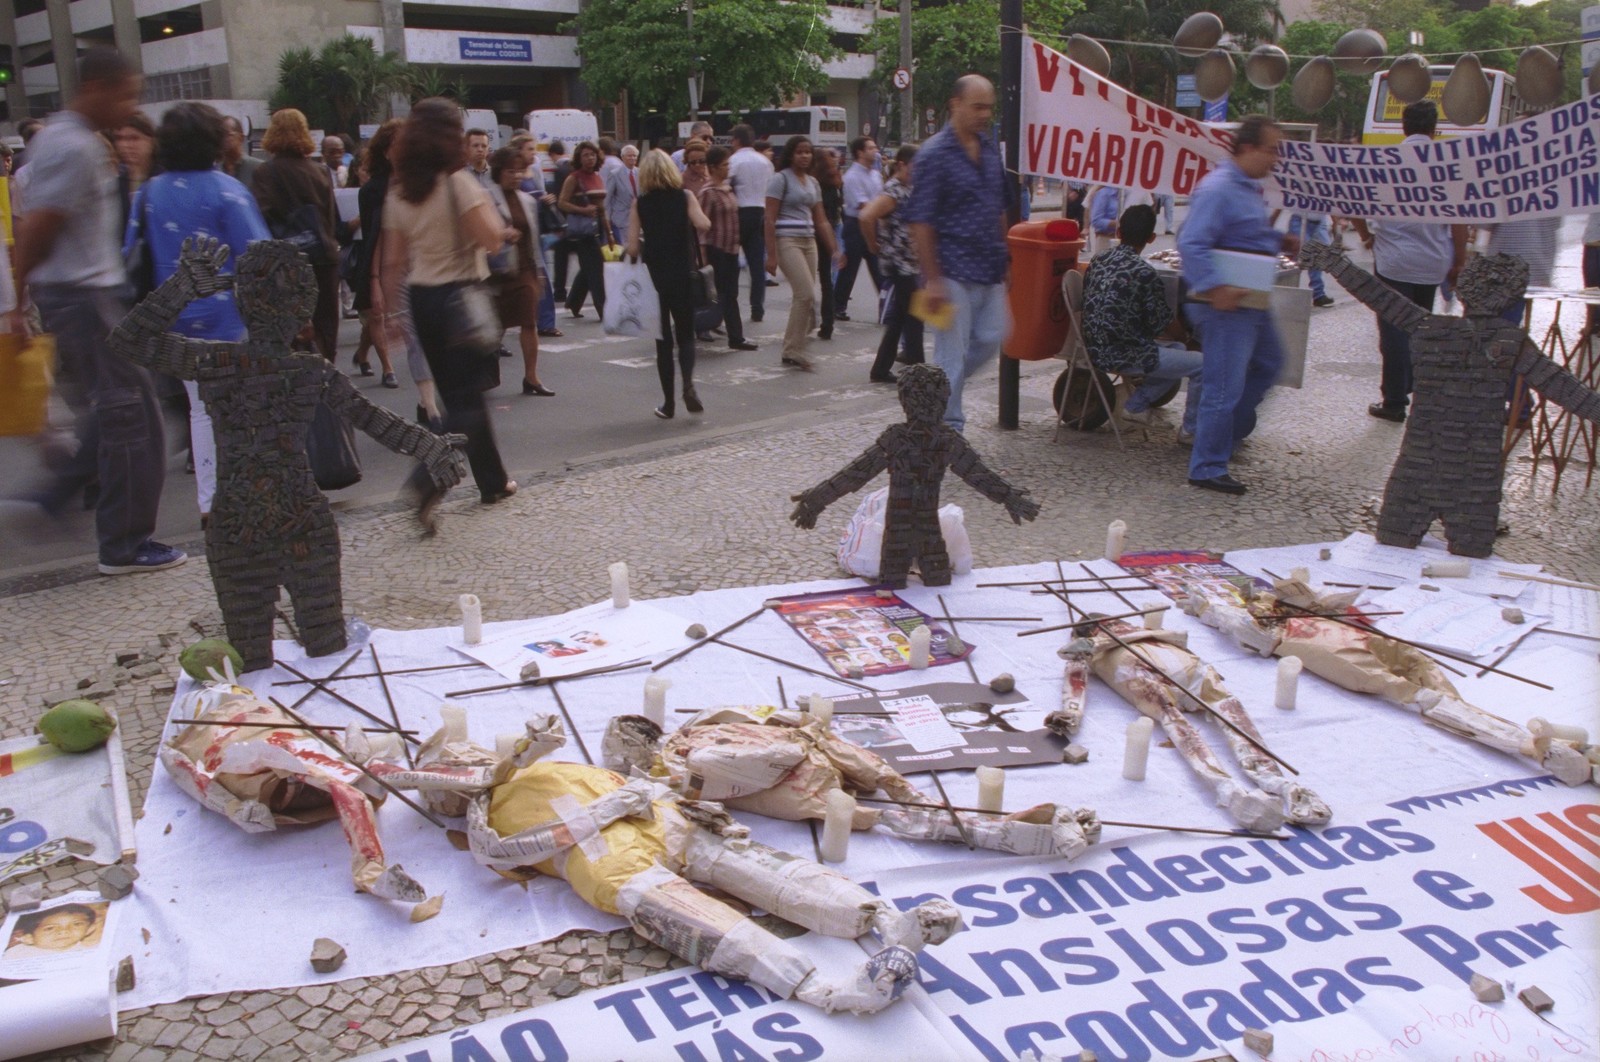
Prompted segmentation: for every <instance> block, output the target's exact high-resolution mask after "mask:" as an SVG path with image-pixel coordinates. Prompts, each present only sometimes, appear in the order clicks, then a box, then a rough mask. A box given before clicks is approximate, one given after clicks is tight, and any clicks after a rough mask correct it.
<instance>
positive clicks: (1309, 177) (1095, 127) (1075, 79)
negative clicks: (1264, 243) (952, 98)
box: [1021, 38, 1600, 223]
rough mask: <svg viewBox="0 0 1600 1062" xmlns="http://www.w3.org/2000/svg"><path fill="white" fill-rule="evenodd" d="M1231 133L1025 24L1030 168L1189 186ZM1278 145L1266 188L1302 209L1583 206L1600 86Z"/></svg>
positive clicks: (1582, 210) (1499, 211) (1026, 166)
mask: <svg viewBox="0 0 1600 1062" xmlns="http://www.w3.org/2000/svg"><path fill="white" fill-rule="evenodd" d="M1231 139H1232V137H1231V134H1230V133H1228V132H1226V131H1225V130H1221V129H1217V128H1214V127H1211V126H1207V125H1205V124H1203V123H1201V122H1198V121H1196V120H1195V119H1193V118H1189V117H1186V116H1185V115H1182V114H1179V113H1177V112H1176V111H1170V110H1168V109H1167V108H1165V107H1160V106H1157V105H1156V104H1154V103H1151V102H1150V101H1148V100H1146V99H1143V98H1142V97H1140V96H1137V95H1135V94H1133V93H1131V92H1129V91H1128V90H1127V89H1124V88H1122V87H1120V86H1118V85H1115V84H1113V83H1112V82H1110V81H1107V80H1106V79H1104V78H1102V77H1100V76H1098V75H1097V74H1095V73H1094V72H1093V71H1091V70H1088V69H1086V68H1085V67H1082V66H1079V65H1078V64H1076V63H1074V62H1072V60H1070V59H1068V58H1067V57H1066V56H1065V55H1063V54H1061V53H1060V52H1058V51H1056V50H1054V49H1053V48H1049V47H1046V46H1045V45H1043V44H1041V43H1039V42H1038V41H1036V40H1033V39H1032V38H1024V42H1023V60H1022V160H1021V169H1022V172H1023V173H1025V174H1029V175H1032V176H1039V177H1055V178H1060V179H1063V180H1068V181H1082V182H1086V183H1089V184H1109V185H1115V186H1117V187H1119V188H1132V189H1137V190H1140V191H1145V192H1165V193H1176V194H1177V195H1188V194H1189V193H1191V192H1192V191H1193V190H1194V187H1195V185H1196V184H1198V183H1199V181H1200V178H1201V177H1203V176H1205V174H1206V172H1207V171H1208V170H1209V169H1210V168H1211V166H1212V165H1214V164H1215V163H1216V162H1218V161H1220V160H1221V159H1223V158H1225V157H1226V156H1227V155H1228V151H1229V148H1228V145H1229V143H1230V142H1231ZM1280 155H1281V161H1280V162H1279V164H1278V168H1277V170H1276V171H1274V173H1273V175H1272V177H1271V178H1269V179H1268V180H1267V181H1266V182H1265V184H1266V188H1267V195H1268V198H1269V200H1270V201H1271V202H1272V204H1273V205H1274V206H1282V207H1284V208H1285V209H1288V210H1293V211H1296V212H1298V213H1304V214H1328V213H1332V214H1340V215H1345V216H1350V217H1368V218H1404V219H1408V220H1417V221H1436V222H1441V223H1447V222H1461V221H1471V222H1480V223H1492V222H1500V221H1510V220H1513V219H1518V218H1539V217H1549V216H1552V215H1559V214H1586V213H1589V212H1590V211H1593V210H1595V209H1596V208H1597V207H1600V95H1597V96H1587V97H1585V98H1583V99H1580V100H1577V101H1576V102H1573V103H1569V104H1567V105H1566V106H1564V107H1556V108H1553V109H1551V110H1548V111H1545V112H1543V113H1542V114H1537V115H1534V116H1533V117H1531V118H1525V119H1523V120H1522V121H1519V122H1514V123H1512V124H1510V125H1506V126H1502V127H1500V128H1498V129H1490V130H1488V131H1486V132H1483V133H1475V134H1472V135H1470V136H1461V137H1453V138H1450V139H1445V140H1434V141H1430V142H1429V143H1426V144H1391V145H1382V146H1373V147H1361V146H1353V145H1345V144H1314V143H1306V142H1303V141H1297V140H1285V141H1284V142H1283V145H1282V148H1281V149H1280Z"/></svg>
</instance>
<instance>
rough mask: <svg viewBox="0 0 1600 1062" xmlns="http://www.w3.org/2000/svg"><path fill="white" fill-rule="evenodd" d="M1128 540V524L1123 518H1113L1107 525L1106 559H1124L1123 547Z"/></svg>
mask: <svg viewBox="0 0 1600 1062" xmlns="http://www.w3.org/2000/svg"><path fill="white" fill-rule="evenodd" d="M1127 541H1128V525H1127V524H1126V523H1124V522H1123V521H1121V520H1113V521H1111V523H1110V524H1108V525H1106V560H1108V561H1118V560H1121V559H1122V547H1123V546H1124V545H1125V544H1126V543H1127Z"/></svg>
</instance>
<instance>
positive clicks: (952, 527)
mask: <svg viewBox="0 0 1600 1062" xmlns="http://www.w3.org/2000/svg"><path fill="white" fill-rule="evenodd" d="M888 503H889V488H888V487H880V488H878V489H877V490H875V491H873V492H872V493H871V494H869V495H867V496H866V497H865V498H863V499H861V505H860V506H859V507H858V508H857V509H856V512H855V515H854V516H852V517H851V518H850V523H849V524H848V525H846V527H845V529H844V537H843V538H841V539H840V540H839V567H841V568H843V569H844V570H845V571H847V572H849V573H850V574H851V575H857V576H860V577H861V578H863V579H876V578H877V577H878V560H879V556H880V554H881V553H882V552H883V512H884V509H885V508H887V507H888ZM939 533H940V534H941V535H943V536H944V546H945V549H946V550H947V551H949V553H950V570H951V571H953V572H955V574H957V575H965V574H966V573H967V572H970V571H971V570H972V540H971V539H969V538H968V537H967V524H966V518H965V516H964V514H963V513H962V511H961V506H959V505H943V506H940V507H939Z"/></svg>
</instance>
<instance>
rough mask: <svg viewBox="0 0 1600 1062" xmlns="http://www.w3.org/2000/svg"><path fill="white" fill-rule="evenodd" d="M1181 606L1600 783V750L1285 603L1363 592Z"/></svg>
mask: <svg viewBox="0 0 1600 1062" xmlns="http://www.w3.org/2000/svg"><path fill="white" fill-rule="evenodd" d="M1188 590H1189V593H1188V596H1187V597H1186V598H1185V599H1184V600H1183V601H1182V602H1180V604H1179V607H1181V608H1182V609H1183V610H1184V611H1185V612H1187V613H1189V614H1190V615H1193V616H1196V617H1198V618H1199V620H1200V622H1202V623H1204V624H1206V625H1207V626H1210V627H1215V628H1216V629H1217V630H1219V631H1222V632H1223V633H1224V634H1226V635H1228V636H1229V637H1230V638H1232V639H1233V640H1234V641H1235V642H1237V643H1238V644H1239V645H1241V646H1243V647H1244V648H1246V649H1249V650H1251V651H1252V652H1256V653H1260V654H1261V655H1262V656H1279V657H1287V656H1295V657H1299V658H1300V659H1301V660H1302V661H1304V663H1305V668H1306V670H1307V671H1310V672H1311V673H1312V674H1314V675H1318V676H1320V677H1322V678H1325V679H1327V680H1328V681H1329V682H1332V683H1333V684H1334V685H1336V686H1339V687H1342V688H1343V689H1347V690H1350V691H1352V692H1355V693H1366V694H1372V695H1375V696H1378V697H1382V698H1383V699H1384V700H1386V701H1388V702H1389V703H1390V704H1395V705H1399V706H1401V707H1406V708H1415V709H1416V710H1417V712H1418V714H1419V715H1421V716H1422V719H1423V721H1424V722H1426V723H1429V724H1431V725H1433V726H1436V727H1438V728H1439V729H1441V730H1445V731H1448V732H1449V733H1452V734H1458V735H1460V736H1462V737H1465V738H1468V739H1470V740H1472V741H1476V742H1477V743H1479V744H1480V745H1486V746H1488V747H1489V748H1492V749H1497V750H1499V751H1501V752H1505V753H1509V754H1511V755H1513V756H1525V757H1527V758H1529V759H1531V760H1533V761H1534V762H1535V763H1537V764H1539V766H1540V767H1542V768H1544V769H1545V770H1547V771H1549V772H1550V773H1551V774H1552V775H1554V776H1555V777H1556V778H1557V779H1559V780H1560V781H1562V782H1565V783H1566V784H1567V785H1581V784H1583V783H1584V782H1593V783H1594V784H1596V785H1600V745H1590V744H1587V743H1583V742H1580V741H1576V740H1571V739H1569V738H1566V737H1563V736H1560V735H1557V734H1553V733H1551V732H1550V731H1549V730H1548V729H1547V728H1545V727H1540V726H1538V724H1537V721H1535V722H1534V723H1533V724H1531V725H1530V726H1527V727H1524V726H1519V725H1518V724H1516V723H1513V722H1511V721H1509V720H1507V719H1502V718H1501V717H1499V716H1497V715H1492V714H1490V713H1489V712H1486V711H1484V710H1483V709H1482V708H1479V707H1477V706H1476V705H1473V704H1469V703H1467V702H1466V701H1465V700H1463V699H1462V698H1461V694H1460V693H1459V692H1457V690H1456V688H1455V686H1454V685H1453V684H1451V682H1450V679H1449V678H1448V677H1446V675H1445V673H1444V670H1443V669H1442V668H1440V667H1439V664H1438V662H1437V661H1435V660H1434V659H1433V658H1432V657H1430V656H1429V655H1428V654H1426V653H1424V652H1422V651H1421V650H1418V649H1415V648H1412V647H1411V646H1409V645H1406V644H1404V643H1403V642H1397V641H1395V640H1394V639H1393V638H1388V637H1385V636H1384V635H1383V634H1382V633H1381V632H1379V631H1376V630H1364V629H1360V628H1358V627H1354V626H1350V625H1347V624H1344V623H1341V622H1339V621H1337V620H1334V619H1326V618H1322V617H1320V616H1295V615H1288V616H1286V615H1285V614H1284V612H1283V610H1282V608H1281V606H1280V602H1287V603H1289V604H1290V605H1293V606H1296V607H1298V608H1302V609H1306V610H1308V611H1312V612H1318V613H1340V612H1343V611H1344V610H1345V609H1346V608H1347V607H1348V606H1349V605H1350V604H1351V603H1352V602H1353V601H1354V600H1355V597H1356V596H1357V594H1358V593H1359V591H1356V592H1352V593H1341V594H1323V595H1319V594H1317V593H1316V592H1314V591H1313V590H1312V589H1311V588H1310V587H1308V586H1307V585H1306V584H1305V583H1303V582H1300V581H1298V580H1279V581H1278V582H1277V583H1276V584H1275V587H1274V589H1273V591H1272V592H1270V593H1268V592H1262V593H1260V594H1257V595H1256V596H1255V597H1253V598H1252V599H1251V601H1250V602H1249V605H1248V607H1241V606H1240V605H1239V604H1238V603H1237V602H1234V601H1229V600H1225V599H1222V598H1218V597H1214V596H1208V595H1207V594H1206V593H1205V591H1204V590H1203V589H1202V588H1200V587H1198V586H1193V587H1190V588H1188Z"/></svg>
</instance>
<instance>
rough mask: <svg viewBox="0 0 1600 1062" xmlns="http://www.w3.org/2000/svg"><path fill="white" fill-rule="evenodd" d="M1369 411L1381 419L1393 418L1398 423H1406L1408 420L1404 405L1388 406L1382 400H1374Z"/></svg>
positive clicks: (1368, 408)
mask: <svg viewBox="0 0 1600 1062" xmlns="http://www.w3.org/2000/svg"><path fill="white" fill-rule="evenodd" d="M1367 412H1368V413H1369V414H1371V415H1372V416H1374V417H1377V418H1378V419H1379V420H1392V421H1394V422H1395V423H1396V424H1404V423H1405V422H1406V411H1405V407H1404V406H1400V407H1396V406H1386V405H1384V404H1383V403H1382V402H1374V403H1372V405H1370V406H1368V407H1367Z"/></svg>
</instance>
